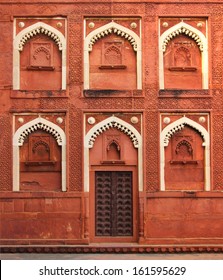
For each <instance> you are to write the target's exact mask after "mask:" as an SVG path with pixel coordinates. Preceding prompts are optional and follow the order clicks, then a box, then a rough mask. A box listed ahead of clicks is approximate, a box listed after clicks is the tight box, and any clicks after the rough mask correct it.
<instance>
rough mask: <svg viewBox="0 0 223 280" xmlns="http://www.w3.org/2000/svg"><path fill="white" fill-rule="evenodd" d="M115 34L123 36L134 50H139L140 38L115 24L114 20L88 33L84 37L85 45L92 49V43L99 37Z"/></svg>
mask: <svg viewBox="0 0 223 280" xmlns="http://www.w3.org/2000/svg"><path fill="white" fill-rule="evenodd" d="M112 33H114V34H116V35H118V36H120V37H123V38H124V39H126V40H128V41H129V42H130V44H131V45H132V46H133V49H134V50H135V51H137V50H141V44H140V38H139V36H138V35H137V34H136V33H135V32H133V31H131V30H130V29H128V28H126V27H124V26H122V25H120V24H117V23H115V22H110V23H108V24H105V25H103V26H101V27H99V28H97V29H96V30H94V31H92V32H91V33H89V34H88V35H87V37H86V39H85V42H86V45H87V46H86V47H87V48H88V50H89V51H91V50H92V47H93V45H94V44H95V43H96V42H97V41H98V40H99V39H101V38H103V37H105V36H107V35H109V34H112Z"/></svg>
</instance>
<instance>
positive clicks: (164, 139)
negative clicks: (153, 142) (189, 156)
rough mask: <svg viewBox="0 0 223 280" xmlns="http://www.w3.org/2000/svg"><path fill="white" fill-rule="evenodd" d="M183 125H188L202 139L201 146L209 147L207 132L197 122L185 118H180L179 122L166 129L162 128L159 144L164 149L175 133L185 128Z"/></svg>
mask: <svg viewBox="0 0 223 280" xmlns="http://www.w3.org/2000/svg"><path fill="white" fill-rule="evenodd" d="M185 125H189V126H191V127H193V128H194V129H196V130H197V131H198V132H199V133H200V134H201V136H202V137H203V139H204V143H203V146H207V145H209V133H208V132H207V130H206V129H205V128H204V127H203V126H201V125H200V124H198V123H197V122H195V121H193V120H191V119H189V118H187V117H182V118H180V119H179V120H177V121H175V122H173V123H171V124H169V125H168V126H167V127H165V128H164V130H163V131H162V133H161V144H163V146H164V147H167V146H168V144H169V140H170V138H171V137H172V136H173V135H174V134H175V133H176V132H177V131H180V130H181V129H183V128H184V127H185Z"/></svg>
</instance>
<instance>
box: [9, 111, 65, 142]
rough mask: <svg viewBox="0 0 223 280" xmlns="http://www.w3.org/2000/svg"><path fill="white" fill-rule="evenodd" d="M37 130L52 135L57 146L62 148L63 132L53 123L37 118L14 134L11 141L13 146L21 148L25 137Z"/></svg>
mask: <svg viewBox="0 0 223 280" xmlns="http://www.w3.org/2000/svg"><path fill="white" fill-rule="evenodd" d="M38 129H41V130H44V131H46V132H48V133H50V134H52V135H53V136H54V137H55V138H56V140H57V144H58V145H59V146H62V145H64V144H65V134H64V131H63V130H62V129H61V128H60V127H59V126H57V125H55V124H54V123H52V122H50V121H47V120H45V119H43V118H41V117H39V118H36V119H34V120H32V121H30V122H28V123H26V124H24V125H23V126H21V127H20V128H19V129H18V130H17V131H16V133H15V135H14V139H13V142H14V145H15V146H22V145H23V143H24V140H25V139H26V137H27V136H28V135H29V134H30V133H32V132H34V131H36V130H38Z"/></svg>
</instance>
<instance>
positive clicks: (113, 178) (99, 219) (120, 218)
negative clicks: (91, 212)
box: [95, 171, 133, 237]
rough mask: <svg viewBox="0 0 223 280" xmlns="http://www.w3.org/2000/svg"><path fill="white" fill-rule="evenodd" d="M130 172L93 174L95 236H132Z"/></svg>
mask: <svg viewBox="0 0 223 280" xmlns="http://www.w3.org/2000/svg"><path fill="white" fill-rule="evenodd" d="M132 185H133V184H132V172H131V171H96V172H95V236H98V237H99V236H100V237H109V236H111V237H128V236H129V237H130V236H133V189H132Z"/></svg>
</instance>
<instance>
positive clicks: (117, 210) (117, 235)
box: [85, 117, 142, 242]
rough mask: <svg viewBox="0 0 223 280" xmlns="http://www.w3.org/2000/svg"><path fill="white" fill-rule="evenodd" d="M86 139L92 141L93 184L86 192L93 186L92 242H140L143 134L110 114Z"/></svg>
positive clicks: (91, 202) (91, 165)
mask: <svg viewBox="0 0 223 280" xmlns="http://www.w3.org/2000/svg"><path fill="white" fill-rule="evenodd" d="M103 128H104V129H103ZM97 131H99V133H97ZM95 135H97V136H96V137H95ZM92 139H94V142H93V143H92V142H91V141H92ZM85 140H86V142H85V144H86V145H89V143H91V144H92V146H91V149H90V150H89V148H88V153H86V154H85V159H86V160H87V161H88V162H89V165H88V166H89V170H88V172H89V173H88V174H89V180H88V184H89V185H88V186H87V185H85V187H86V191H87V190H88V188H89V207H90V208H89V237H90V242H136V241H137V240H138V232H139V218H138V216H139V213H138V208H139V207H138V203H139V202H138V201H139V199H138V197H139V189H141V187H142V186H140V184H141V176H142V175H141V174H139V173H141V172H142V170H140V171H139V166H141V155H140V156H139V153H141V136H140V134H139V133H138V132H137V131H136V130H135V129H134V127H132V126H131V125H129V124H128V123H126V122H124V121H122V120H121V119H119V118H117V117H110V118H107V119H106V120H104V121H103V122H101V123H99V124H98V125H96V126H95V127H93V128H92V130H91V131H89V132H88V134H87V135H86V138H85ZM139 147H140V148H139ZM85 166H86V164H85ZM86 177H87V174H85V179H86Z"/></svg>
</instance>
